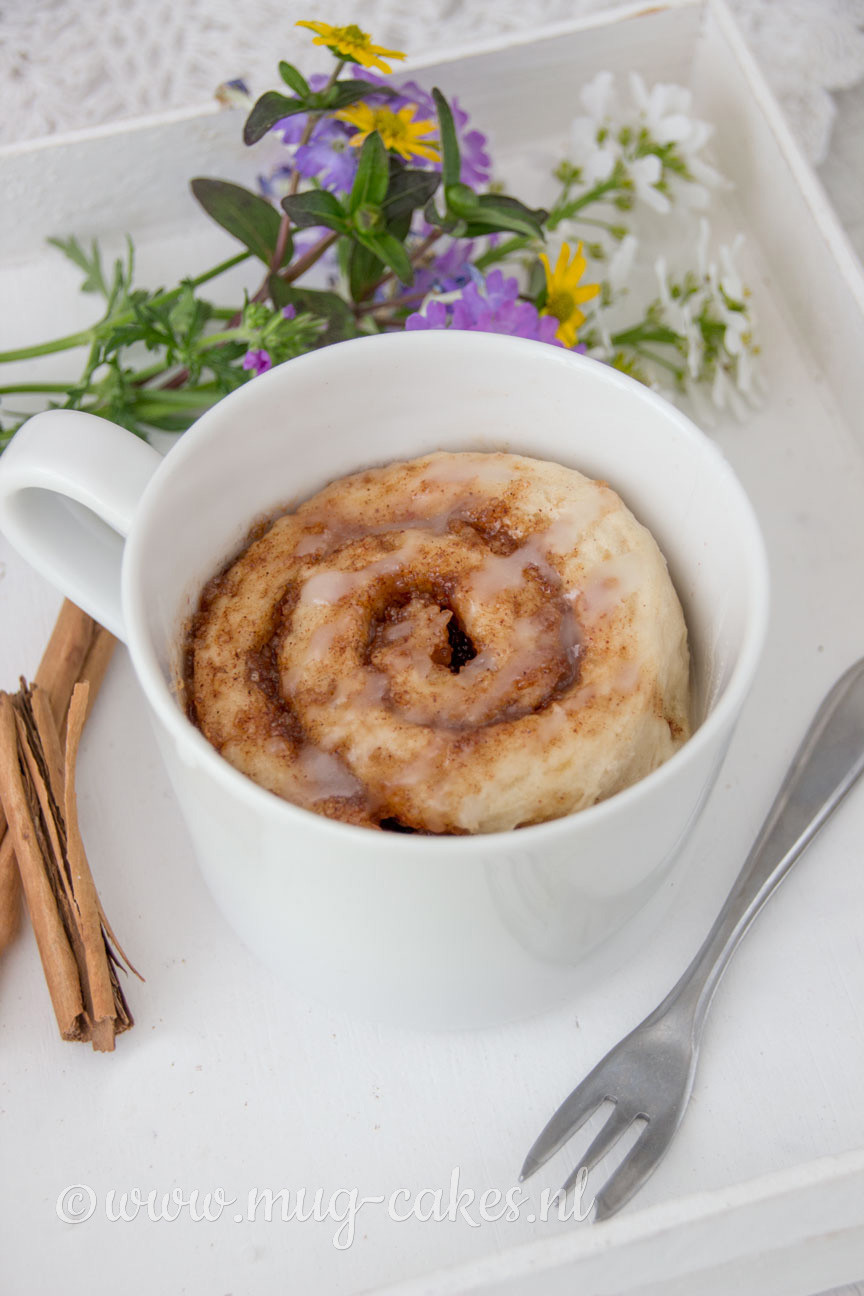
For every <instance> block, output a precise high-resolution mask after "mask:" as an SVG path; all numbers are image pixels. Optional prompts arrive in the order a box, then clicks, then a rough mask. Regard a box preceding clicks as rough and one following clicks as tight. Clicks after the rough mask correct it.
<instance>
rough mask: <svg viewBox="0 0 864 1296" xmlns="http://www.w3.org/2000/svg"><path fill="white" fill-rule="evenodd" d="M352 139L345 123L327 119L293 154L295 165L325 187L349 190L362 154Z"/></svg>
mask: <svg viewBox="0 0 864 1296" xmlns="http://www.w3.org/2000/svg"><path fill="white" fill-rule="evenodd" d="M350 138H351V137H350V134H349V132H348V130H347V129H346V127H345V125H344V123H343V122H338V121H333V119H332V118H330V119H329V120H328V119H325V120H324V121H322V122H321V124H320V125H318V126H316V127H315V130H314V131H313V132H312V138H311V139H310V140H309V143H308V144H302V145H301V146H300V148H298V150H297V152H296V153H295V154H294V166H295V167H296V169H297V170H298V171H299V172H300V174H301V176H303V177H304V178H305V179H306V180H311V179H313V178H314V179H316V180H317V181H318V183H319V184H320V185H321V188H322V189H332V190H335V191H337V192H339V193H348V191H349V189H350V188H351V186H352V185H353V183H354V177H355V175H356V174H357V162H358V159H359V156H360V155H359V151H358V150H357V149H355V148H352V147H351V145H350V143H349V140H350Z"/></svg>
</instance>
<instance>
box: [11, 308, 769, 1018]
mask: <svg viewBox="0 0 864 1296" xmlns="http://www.w3.org/2000/svg"><path fill="white" fill-rule="evenodd" d="M438 449H444V450H457V449H458V450H469V449H474V450H507V451H512V452H514V453H522V454H527V455H531V456H534V457H536V458H541V459H549V460H554V461H557V462H560V463H563V464H566V465H569V466H572V467H576V468H579V469H580V470H582V471H583V472H585V473H587V474H588V475H589V476H592V477H600V478H604V479H606V480H607V481H608V482H609V483H610V484H611V485H612V486H613V487H614V488H615V489H616V490H618V492H619V493H620V494H621V495H622V496H623V498H624V500H625V502H626V503H627V504H628V505H629V506H630V508H631V509H632V510H633V512H634V513H635V514H636V516H637V517H638V518H639V519H640V521H642V522H644V523H645V524H646V525H647V526H648V527H649V528H650V530H651V531H652V532H653V533H654V536H655V537H656V539H657V541H658V543H659V544H660V547H661V549H662V550H663V552H664V554H665V555H666V558H667V561H668V563H669V567H670V571H671V573H672V577H673V580H674V582H675V585H676V588H677V590H678V593H679V595H680V597H681V601H682V604H683V606H684V610H685V615H686V617H687V621H688V626H689V632H690V637H691V649H692V653H693V658H694V663H695V672H694V694H695V700H694V711H695V715H694V721H695V722H696V727H695V732H694V734H693V736H692V738H691V739H690V740H689V742H687V743H686V744H685V745H684V747H683V748H682V749H681V750H679V751H678V752H677V753H676V755H674V756H673V757H672V758H671V760H669V761H668V762H667V763H666V764H665V765H663V766H662V767H661V768H660V769H658V770H656V771H655V772H654V773H653V774H651V775H650V776H649V777H648V778H646V779H644V780H642V781H641V782H639V783H637V784H636V785H635V786H633V787H630V788H628V789H627V790H626V791H624V792H620V793H618V794H617V795H616V796H614V797H612V798H610V799H609V800H608V801H605V802H603V803H601V804H599V805H596V806H593V807H592V808H590V809H587V810H583V811H581V812H580V813H578V814H576V815H571V816H568V817H567V818H564V819H558V820H554V821H552V822H549V823H545V824H540V825H537V826H534V827H529V828H524V829H521V830H518V831H515V832H505V833H493V834H488V835H484V836H476V837H445V838H437V837H424V836H419V835H418V836H406V835H403V834H390V833H379V832H373V831H371V830H369V829H365V828H358V827H354V826H351V825H347V824H343V823H337V822H334V821H332V820H329V819H326V818H323V817H320V816H318V815H315V814H312V813H310V812H307V811H306V810H302V809H300V808H299V807H297V806H294V805H291V804H289V803H287V802H285V801H282V800H280V799H279V798H277V797H275V796H273V795H272V794H271V793H269V792H267V791H265V790H264V789H263V788H261V787H258V786H257V785H256V784H254V783H252V782H251V781H250V780H248V779H247V778H246V777H245V776H244V775H243V774H240V773H239V772H238V771H237V770H235V769H233V768H232V767H231V766H230V765H229V764H228V763H227V762H226V761H224V760H223V759H222V757H220V756H219V755H218V754H217V752H216V751H215V750H214V749H213V748H212V747H211V746H210V745H209V744H208V742H207V741H206V739H205V738H204V737H203V736H202V734H201V733H200V732H199V731H198V730H197V729H196V728H195V726H194V725H193V724H191V723H190V721H189V720H188V719H187V717H186V716H185V714H184V712H183V709H182V706H181V705H180V704H179V702H178V696H177V687H176V685H177V680H178V676H179V672H180V663H181V653H182V639H183V630H184V623H185V622H186V621H187V619H188V617H189V616H190V614H191V613H192V612H193V610H194V609H195V606H196V604H197V601H198V598H199V595H200V592H201V589H202V587H203V585H204V584H205V582H206V581H207V580H208V579H209V578H210V577H211V576H213V575H214V573H216V572H217V571H218V570H219V569H220V567H221V566H222V565H223V564H224V562H225V561H226V560H227V559H228V558H229V557H230V556H232V555H233V554H234V553H236V551H237V549H238V547H239V546H240V544H241V542H242V540H243V538H244V537H245V535H246V534H247V532H248V529H249V527H250V524H251V523H252V522H253V521H254V520H255V519H257V518H260V517H261V516H262V515H263V514H266V513H268V512H270V511H275V510H277V509H280V508H284V507H285V506H286V505H289V504H292V503H297V502H299V501H301V500H302V499H304V498H306V497H308V496H309V495H311V494H313V493H314V492H316V491H317V490H319V489H320V488H321V487H322V486H324V485H325V483H327V482H330V481H332V480H333V479H335V478H338V477H341V476H344V475H345V474H347V473H350V472H353V471H356V470H358V469H361V468H364V467H369V466H371V465H374V464H383V463H386V462H389V461H392V460H396V459H410V458H414V457H416V456H419V455H421V454H425V453H427V452H429V451H432V450H438ZM0 526H2V528H3V530H5V532H6V534H7V535H8V537H9V539H10V540H11V542H12V543H13V544H14V545H15V546H16V547H17V548H18V549H19V550H20V551H21V553H22V554H24V556H25V557H26V558H27V559H28V560H29V561H30V562H31V563H32V564H33V565H34V566H35V567H36V568H38V569H39V570H40V571H41V572H43V573H44V575H45V576H46V577H48V578H49V579H50V580H52V581H53V582H54V583H55V584H57V585H58V586H59V587H60V588H61V589H62V590H63V592H64V593H66V594H67V595H69V597H71V598H72V599H74V600H75V601H76V602H77V603H79V604H80V605H81V606H82V607H83V608H85V609H86V610H87V611H89V612H90V613H92V614H93V615H94V616H96V617H97V618H98V619H99V620H100V621H102V622H103V624H105V625H107V626H108V627H109V628H110V629H111V630H113V631H114V632H115V633H116V634H118V635H119V636H120V637H121V638H122V639H123V640H125V642H126V643H127V644H128V647H129V651H130V653H131V656H132V661H133V663H134V666H135V670H136V673H137V675H138V679H139V680H140V683H141V687H142V688H143V689H144V692H145V695H146V697H147V699H148V701H149V703H150V707H151V708H152V711H153V714H154V716H155V718H156V731H157V736H158V738H159V742H160V746H161V749H162V753H163V756H164V760H165V763H166V765H167V767H168V770H169V773H170V776H171V781H172V783H173V786H174V789H175V791H176V793H177V796H178V798H179V801H180V805H181V807H182V810H183V813H184V815H185V817H186V820H187V822H188V825H189V829H190V832H191V834H192V837H193V839H194V842H195V845H196V850H197V853H198V856H199V860H200V864H201V868H202V870H203V872H204V876H205V878H206V879H207V882H208V884H209V886H210V888H211V890H212V891H213V894H214V895H215V897H216V899H217V901H218V903H219V905H220V906H221V908H222V910H223V911H224V913H225V916H226V918H227V919H228V921H229V922H230V923H231V924H232V925H233V926H234V927H235V928H236V930H237V931H238V932H239V933H240V935H241V936H242V937H243V939H244V940H245V941H246V943H247V944H248V945H249V946H250V947H251V948H252V949H253V950H254V951H255V952H257V953H258V954H259V955H260V956H261V957H262V958H263V959H264V960H265V961H266V962H267V963H269V964H270V965H271V966H272V967H274V968H275V969H277V970H278V971H279V972H281V973H283V974H284V975H286V976H287V977H288V979H289V980H290V982H291V983H292V984H294V985H296V986H297V987H299V988H301V989H302V990H305V991H307V992H308V993H310V994H312V995H314V996H317V997H319V998H323V999H325V1000H327V1001H329V1002H331V1003H335V1004H337V1005H340V1006H343V1007H347V1008H354V1009H356V1010H358V1011H360V1012H361V1013H363V1014H364V1015H367V1016H372V1017H375V1018H379V1019H384V1020H397V1021H401V1022H405V1023H409V1024H414V1025H443V1026H457V1025H467V1024H480V1023H485V1022H492V1021H495V1020H503V1019H507V1018H513V1017H517V1016H520V1015H524V1014H527V1013H530V1012H534V1011H538V1010H539V1009H542V1008H543V1007H545V1006H547V1005H549V1004H550V1003H552V1002H555V1001H557V1000H559V999H561V998H562V997H563V996H565V995H567V994H569V993H572V992H573V989H574V986H575V985H576V984H577V983H578V981H579V979H580V962H581V961H582V960H583V959H584V958H585V956H586V955H587V954H588V953H589V951H591V950H592V949H594V948H595V947H597V946H598V945H600V944H601V943H604V942H605V945H606V948H613V949H615V950H616V954H615V957H616V958H617V959H626V958H627V957H628V953H629V949H628V942H627V940H626V938H622V936H621V933H622V932H623V933H625V935H626V932H627V930H628V927H627V924H628V923H630V921H631V920H633V919H634V917H635V916H636V915H637V913H638V912H639V911H640V909H642V907H643V906H644V905H645V904H646V901H647V899H648V898H649V897H650V896H651V895H652V894H653V893H654V892H656V890H657V888H658V886H659V884H660V882H661V880H662V878H663V877H664V876H665V873H666V870H667V869H668V867H669V863H670V860H671V859H672V857H673V856H674V855H675V853H676V851H677V849H678V847H679V846H680V844H681V842H682V840H683V839H684V836H685V834H686V832H687V830H688V828H689V827H690V825H691V824H692V822H693V820H694V818H695V816H696V813H697V811H698V809H699V807H700V806H701V804H702V802H703V800H704V797H705V795H706V793H707V791H708V790H709V788H710V786H711V784H712V783H713V780H714V778H715V776H716V773H717V769H718V766H719V764H720V761H721V760H722V757H723V755H724V753H725V751H726V747H727V745H728V741H729V738H730V736H731V733H732V729H733V726H734V724H735V720H736V718H737V716H738V714H739V712H740V709H741V706H742V704H743V702H744V699H745V696H746V694H747V692H748V690H749V687H750V684H751V681H752V679H753V675H754V672H755V669H756V665H757V661H758V657H759V654H760V651H761V647H762V643H763V639H764V632H765V626H766V620H767V602H768V596H767V588H768V581H767V565H766V559H765V554H764V548H763V544H762V540H761V537H760V533H759V528H758V526H757V524H756V521H755V519H754V516H753V513H752V510H751V507H750V505H749V503H748V501H747V498H746V496H745V495H744V492H743V491H742V489H741V487H740V485H739V484H738V482H737V480H736V479H735V477H734V475H733V474H732V472H731V470H730V468H729V467H728V465H727V463H726V461H725V460H724V458H723V457H722V455H721V454H720V453H719V451H718V450H717V449H716V447H715V446H714V445H713V444H712V443H711V442H709V441H708V440H707V438H705V437H704V436H703V435H702V433H701V432H699V431H698V430H697V429H696V428H695V427H694V426H693V425H692V424H691V423H690V422H689V420H688V419H686V418H685V417H684V416H683V415H682V414H681V413H679V412H678V411H677V410H675V409H674V408H673V407H672V406H670V405H668V404H667V403H666V402H665V401H663V400H661V399H660V398H659V397H657V396H656V395H654V394H653V393H652V392H650V391H648V390H647V389H646V388H644V387H642V386H640V385H639V384H638V383H636V382H634V381H632V380H631V379H629V378H627V377H624V376H623V375H622V374H620V373H617V372H616V371H615V370H613V369H610V368H607V367H606V366H604V365H602V364H598V363H596V362H595V361H592V360H589V359H585V358H584V357H582V356H578V355H574V354H572V353H569V352H565V351H563V350H561V349H559V348H555V347H551V346H548V345H545V344H542V343H538V342H529V341H523V340H520V339H515V338H508V337H499V336H492V335H488V334H480V333H463V332H455V331H447V332H432V331H430V332H418V333H404V334H391V335H386V336H383V335H382V336H377V337H372V338H362V339H358V340H356V341H351V342H347V343H342V344H340V345H338V346H333V347H327V348H325V349H322V350H320V351H315V352H312V353H311V354H309V355H305V356H303V357H301V358H300V359H297V360H292V361H291V362H290V363H288V364H284V365H282V366H280V367H278V368H276V369H273V370H271V371H270V372H269V373H266V374H263V375H261V376H260V377H257V378H255V379H254V380H253V381H251V382H249V383H248V384H247V385H246V386H244V387H241V388H240V389H239V390H237V391H235V392H233V393H232V394H231V395H230V396H228V397H227V398H226V399H224V400H223V401H221V402H220V403H219V404H218V405H216V406H215V407H214V408H213V409H211V410H209V411H208V412H207V413H206V414H205V415H203V417H202V418H200V419H199V420H198V422H197V423H196V424H195V425H194V427H192V428H190V430H189V431H188V432H186V433H185V434H184V436H183V437H182V438H181V439H180V440H179V442H178V444H177V445H176V446H175V447H174V448H173V449H171V451H170V452H169V453H168V455H167V456H166V457H165V458H164V459H162V458H160V456H159V455H158V454H157V453H156V451H155V450H153V449H152V448H151V447H149V446H148V445H146V444H145V443H143V442H142V441H140V440H137V439H136V438H135V437H133V436H132V435H131V434H130V433H128V432H126V431H124V430H122V429H121V428H118V427H115V426H114V425H113V424H110V423H107V422H105V421H104V420H101V419H98V418H95V417H93V416H91V415H87V414H82V413H79V412H75V411H49V412H47V413H44V414H40V415H37V416H36V417H34V418H33V419H31V420H30V421H29V422H28V423H27V424H26V425H25V427H24V428H22V430H21V431H20V432H18V433H17V434H16V436H15V439H14V441H13V442H12V444H11V446H10V447H9V449H7V450H6V452H5V453H4V454H3V456H2V458H0ZM616 933H617V934H618V936H617V941H618V944H617V947H616V945H615V938H616Z"/></svg>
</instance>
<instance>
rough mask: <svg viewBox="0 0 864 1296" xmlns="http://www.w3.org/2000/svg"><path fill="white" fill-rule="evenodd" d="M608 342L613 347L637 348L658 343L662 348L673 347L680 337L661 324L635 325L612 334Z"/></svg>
mask: <svg viewBox="0 0 864 1296" xmlns="http://www.w3.org/2000/svg"><path fill="white" fill-rule="evenodd" d="M610 340H611V342H612V345H613V346H632V347H637V348H638V347H639V345H640V344H641V343H642V342H659V343H661V344H662V345H664V346H675V345H676V344H677V343H678V342H680V341H681V335H680V333H676V332H675V330H674V329H671V328H666V327H665V326H664V325H662V324H637V325H635V327H633V328H629V329H622V330H621V331H620V332H619V333H613V334H612V337H611V339H610Z"/></svg>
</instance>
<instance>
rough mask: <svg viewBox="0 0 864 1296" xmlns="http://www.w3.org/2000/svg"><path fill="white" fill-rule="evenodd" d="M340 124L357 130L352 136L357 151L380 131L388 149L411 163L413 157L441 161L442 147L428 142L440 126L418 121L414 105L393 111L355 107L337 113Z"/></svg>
mask: <svg viewBox="0 0 864 1296" xmlns="http://www.w3.org/2000/svg"><path fill="white" fill-rule="evenodd" d="M336 116H337V117H338V118H339V119H340V121H345V122H348V123H349V124H350V125H351V126H356V127H357V132H358V133H357V134H356V135H353V136H352V137H351V143H352V144H353V145H354V147H355V148H359V147H360V145H361V144H362V143H363V142H364V140H366V139H367V138H368V136H369V135H371V134H372V132H373V131H377V132H378V134H379V135H380V136H381V139H382V141H383V143H384V147H385V148H388V149H393V150H394V152H396V153H399V154H400V156H402V157H403V158H405V160H406V161H410V160H411V158H417V157H420V158H426V159H428V160H429V161H431V162H437V160H438V156H439V149H438V145H437V144H436V143H435V141H434V140H430V139H426V138H425V136H428V135H429V134H430V133H431V132H433V131H434V130H435V129H436V127H435V123H434V122H433V121H415V120H414V109H413V108H411V107H410V106H406V107H405V108H400V109H399V111H398V112H395V113H394V112H392V111H391V109H389V108H370V106H369V105H368V104H364V103H360V104H353V105H352V106H351V107H350V108H345V109H343V110H342V112H339V113H337V114H336Z"/></svg>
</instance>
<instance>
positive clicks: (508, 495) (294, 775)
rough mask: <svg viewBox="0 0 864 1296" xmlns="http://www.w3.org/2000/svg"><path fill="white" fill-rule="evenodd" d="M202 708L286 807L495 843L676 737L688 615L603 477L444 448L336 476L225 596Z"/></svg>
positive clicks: (208, 642) (267, 541) (202, 617)
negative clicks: (482, 836)
mask: <svg viewBox="0 0 864 1296" xmlns="http://www.w3.org/2000/svg"><path fill="white" fill-rule="evenodd" d="M188 649H189V651H188V653H187V660H188V662H189V672H188V679H187V682H186V685H187V690H188V696H189V699H190V713H191V714H192V716H193V718H194V719H195V721H196V723H197V724H198V725H199V726H200V728H201V730H202V731H203V733H204V734H205V735H206V737H207V738H208V739H209V741H210V742H211V743H212V744H213V745H214V746H215V747H216V748H217V749H218V750H219V751H220V752H221V754H222V755H223V756H224V757H225V759H226V760H228V761H230V762H231V764H232V765H234V766H236V768H237V769H239V770H242V771H243V772H244V773H245V774H247V775H248V776H249V777H250V778H252V779H254V780H255V781H256V782H258V783H260V784H262V785H263V786H264V787H265V788H268V789H269V790H270V791H271V792H274V793H276V794H277V795H278V796H281V797H284V798H286V799H287V800H289V801H293V802H296V803H297V804H298V805H301V806H304V807H306V808H307V809H309V810H313V811H317V812H318V813H321V814H325V815H329V816H331V817H334V818H337V819H342V820H346V821H348V822H351V823H356V824H363V825H366V826H368V827H372V828H377V827H381V826H383V827H385V828H386V827H391V828H399V829H403V830H413V831H419V832H426V833H486V832H495V831H499V830H503V829H510V828H517V827H522V826H524V825H527V824H535V823H540V822H542V821H544V820H547V819H552V818H557V817H559V816H561V815H567V814H570V813H572V812H573V811H577V810H581V809H583V808H584V807H585V806H590V805H593V804H594V803H595V802H597V801H602V800H603V799H604V798H606V797H609V796H611V795H612V794H613V793H615V792H618V791H620V790H621V789H622V788H625V787H628V786H629V785H630V784H632V783H635V782H636V781H637V779H640V778H643V777H644V776H645V775H646V774H648V773H650V771H651V770H653V769H655V768H656V767H657V766H658V765H660V764H661V763H662V762H663V761H665V760H667V759H668V758H669V756H671V755H672V754H673V752H674V751H675V750H676V749H677V748H678V747H679V746H680V745H681V744H682V743H683V742H684V741H685V739H686V738H687V737H688V735H689V727H688V675H689V663H688V650H687V634H686V628H685V624H684V617H683V613H682V611H681V606H680V603H679V601H678V598H677V596H676V594H675V591H674V589H673V586H672V582H671V579H670V577H669V574H668V571H667V568H666V563H665V561H664V559H663V556H662V554H661V553H660V551H659V549H658V547H657V544H656V543H655V541H654V539H653V538H652V536H651V534H650V533H649V532H648V531H647V530H646V529H645V527H643V526H642V525H641V524H640V523H639V522H637V521H636V519H635V518H634V517H633V515H632V514H631V513H630V511H629V510H628V509H627V508H626V507H625V505H624V504H623V503H622V501H621V500H620V498H619V497H618V496H617V495H616V494H615V492H614V491H613V490H612V489H610V487H609V486H608V485H606V484H605V483H604V482H598V481H592V480H590V479H589V478H587V477H584V476H583V475H582V474H581V473H578V472H576V471H574V470H573V469H570V468H564V467H562V466H561V465H560V464H554V463H548V462H543V461H540V460H536V459H528V458H524V457H521V456H517V455H508V454H473V453H464V454H454V453H439V454H432V455H427V456H425V457H424V458H422V459H416V460H412V461H411V462H407V463H394V464H389V465H388V466H386V467H384V468H373V469H369V470H368V471H366V472H361V473H358V474H356V475H354V476H352V477H347V478H344V479H342V480H339V481H336V482H333V483H332V484H331V485H330V486H328V487H326V488H325V489H324V490H323V491H321V492H320V493H319V494H317V495H316V496H314V497H313V498H312V499H310V500H308V501H307V502H306V503H305V504H303V505H301V506H300V507H299V508H298V509H297V510H296V511H295V512H292V513H286V514H284V515H283V516H280V517H278V518H276V519H275V520H274V521H273V522H272V524H271V525H270V526H269V528H268V529H267V530H266V532H265V533H264V534H263V535H262V534H260V532H259V534H258V535H257V538H255V539H253V540H252V541H251V542H250V543H249V544H248V545H247V547H246V548H245V549H244V551H243V553H242V554H241V555H240V556H239V557H238V558H237V559H236V560H235V561H234V562H232V563H231V564H230V565H229V567H228V568H227V569H226V570H225V571H224V572H223V573H222V574H221V575H219V576H218V577H216V578H215V579H214V580H213V581H211V582H210V584H209V585H208V587H207V589H206V590H205V592H204V595H203V597H202V600H201V605H200V608H199V610H198V612H197V614H196V616H195V618H194V619H193V622H192V625H191V627H190V631H189V637H188Z"/></svg>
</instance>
